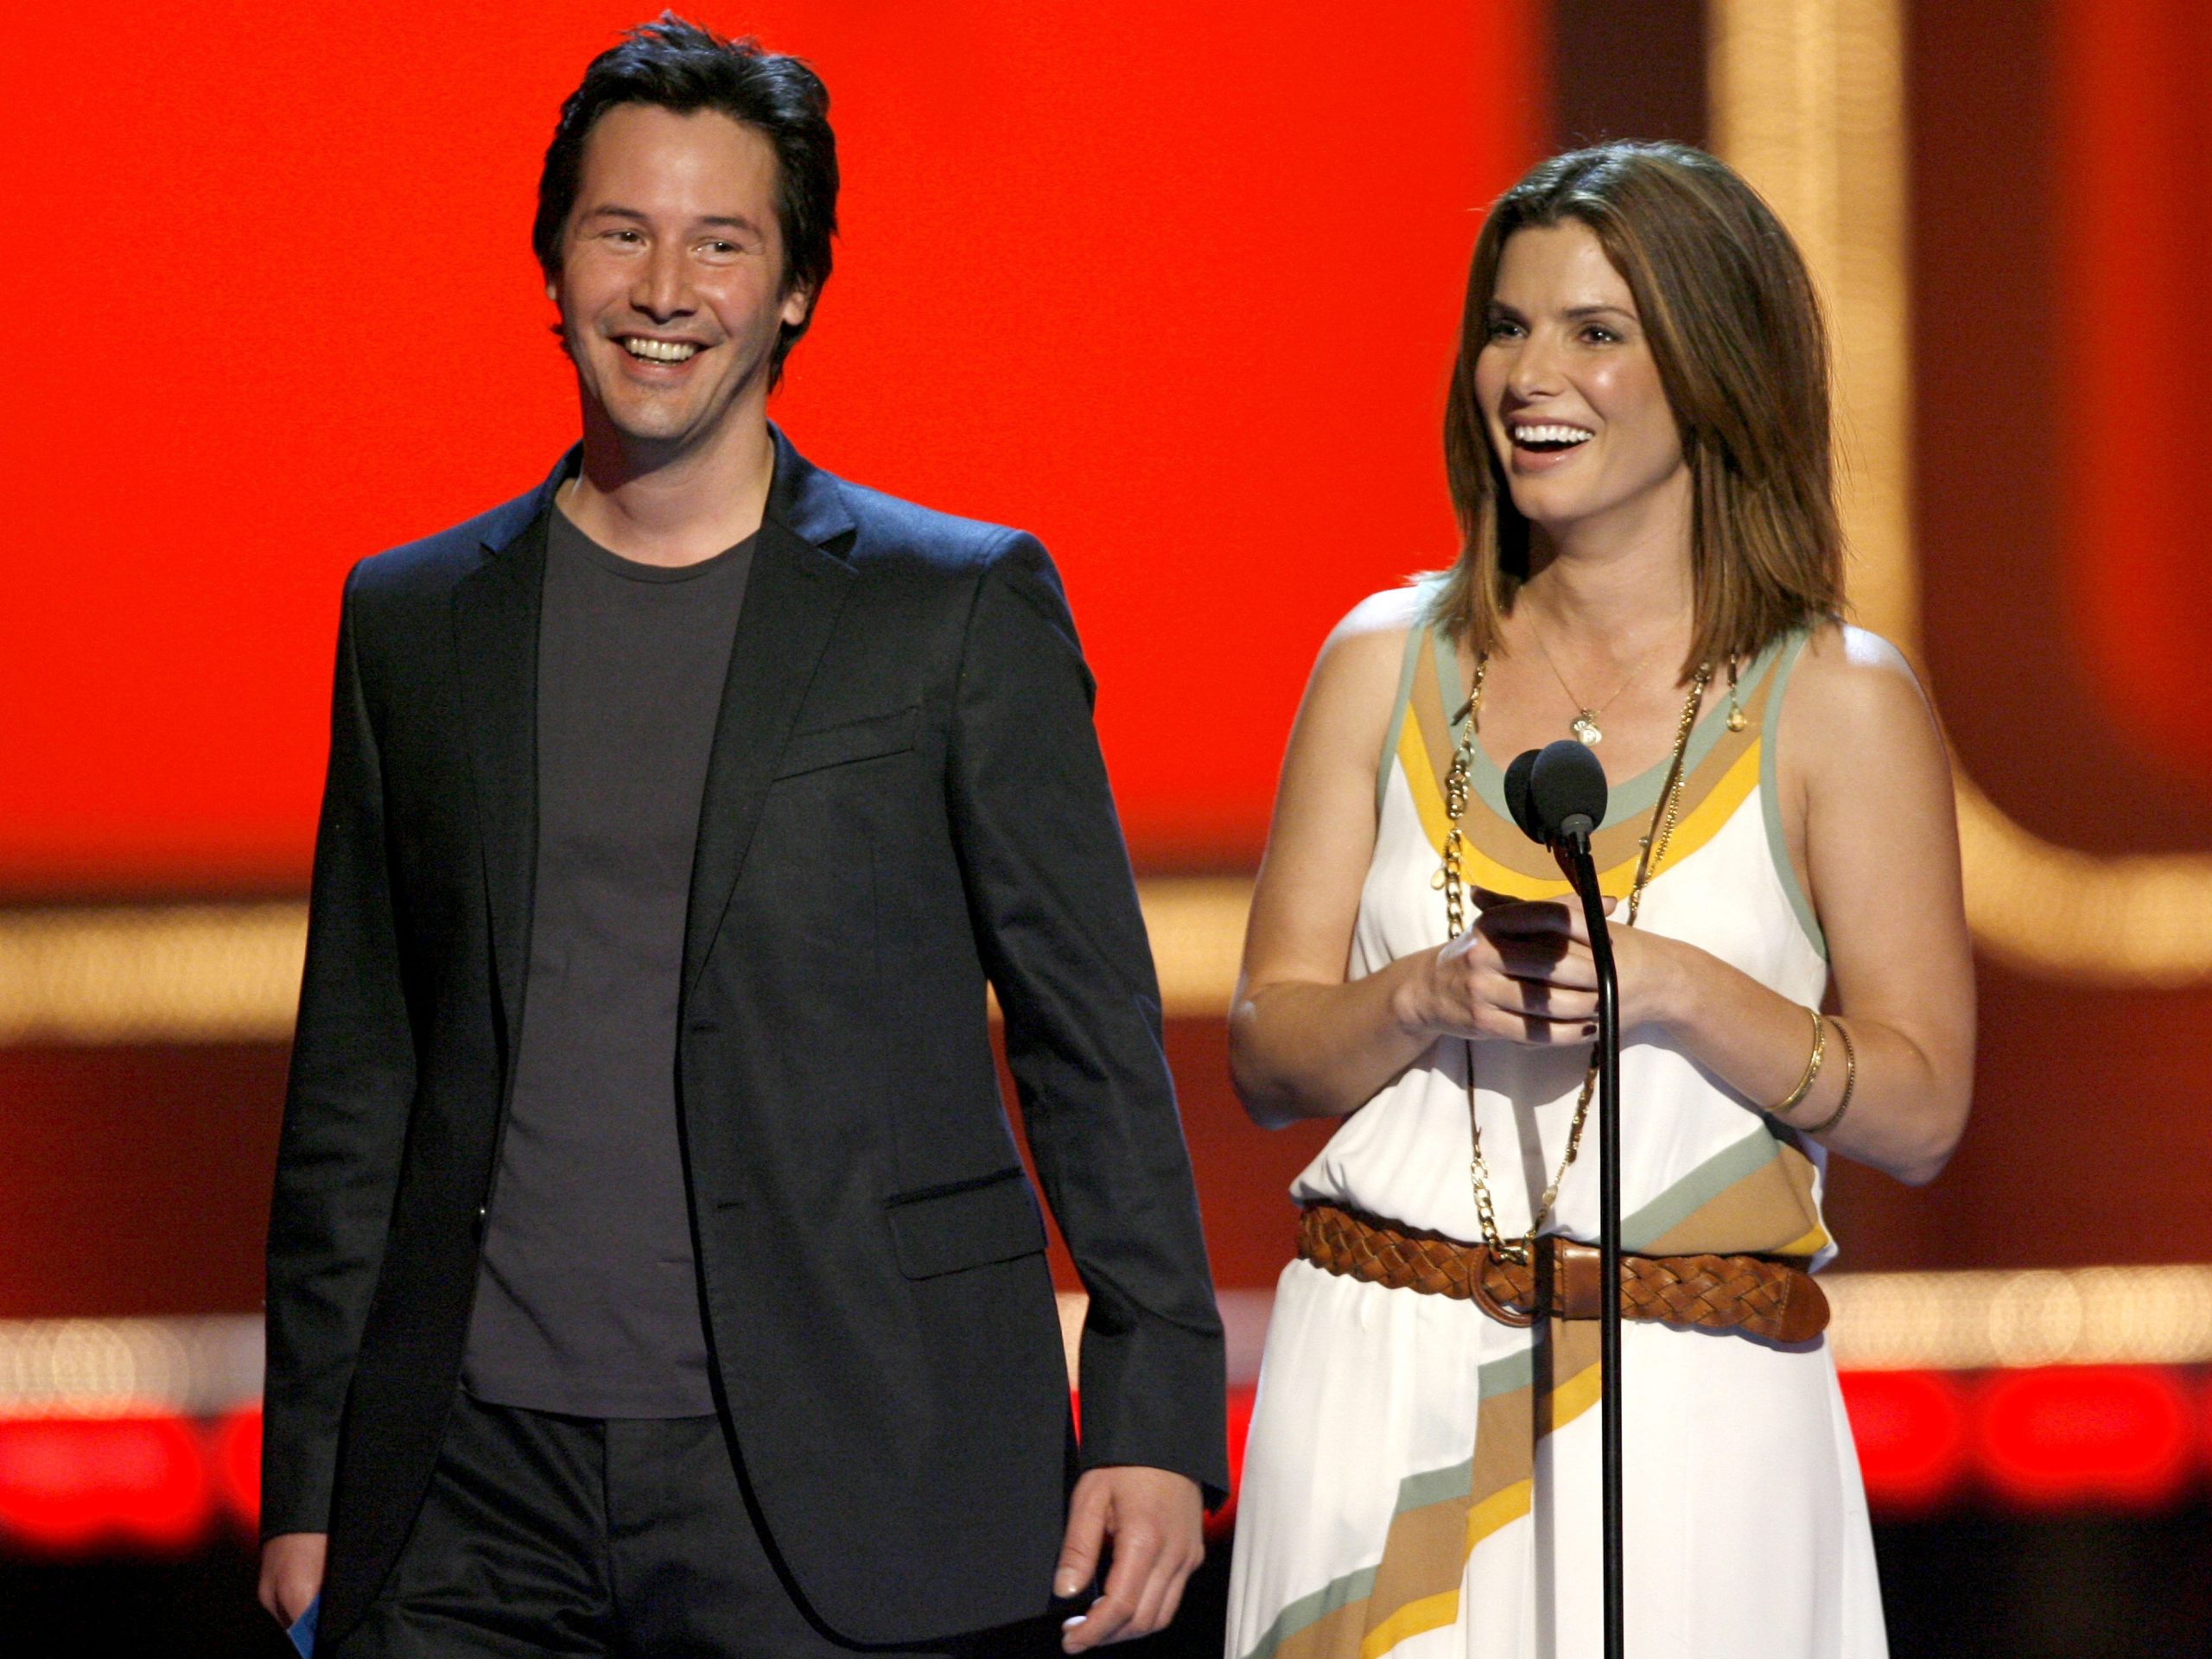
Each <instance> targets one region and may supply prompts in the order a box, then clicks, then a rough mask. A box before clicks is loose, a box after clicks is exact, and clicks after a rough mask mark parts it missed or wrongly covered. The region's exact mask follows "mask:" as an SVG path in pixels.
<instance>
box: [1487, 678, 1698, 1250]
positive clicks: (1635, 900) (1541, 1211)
mask: <svg viewBox="0 0 2212 1659" xmlns="http://www.w3.org/2000/svg"><path fill="white" fill-rule="evenodd" d="M1537 643H1538V644H1539V645H1541V644H1542V641H1541V639H1539V640H1538V642H1537ZM1489 669H1490V653H1489V652H1484V653H1483V654H1482V655H1481V656H1479V657H1478V658H1475V671H1474V673H1473V674H1472V675H1471V682H1472V684H1471V690H1469V692H1468V696H1467V702H1466V706H1465V709H1464V710H1463V712H1464V714H1465V718H1466V722H1467V728H1466V730H1465V732H1464V733H1463V734H1461V736H1460V738H1459V747H1458V748H1457V749H1455V750H1454V751H1453V752H1452V770H1451V772H1450V773H1449V775H1448V776H1446V779H1445V781H1444V810H1445V812H1446V814H1447V815H1448V816H1449V817H1450V818H1451V821H1452V827H1451V828H1450V829H1447V830H1446V831H1445V832H1444V920H1445V925H1446V927H1447V928H1449V929H1450V931H1451V937H1452V938H1455V939H1456V938H1459V936H1460V934H1462V933H1464V932H1465V931H1466V926H1467V916H1466V899H1465V889H1464V886H1463V883H1462V880H1461V877H1460V874H1459V861H1460V856H1461V855H1462V854H1463V852H1464V851H1465V842H1464V841H1463V840H1462V838H1461V836H1460V834H1459V819H1460V817H1461V816H1462V815H1463V814H1465V811H1466V810H1467V800H1468V797H1469V796H1470V795H1471V793H1472V792H1473V791H1472V787H1471V784H1470V782H1469V777H1468V774H1469V771H1470V769H1471V766H1473V763H1474V754H1475V741H1476V734H1477V728H1478V724H1479V719H1478V716H1479V715H1480V714H1481V712H1482V706H1483V678H1484V675H1485V674H1486V673H1487V672H1488V671H1489ZM1554 672H1557V670H1556V669H1554ZM1712 678H1713V664H1710V663H1700V664H1698V667H1697V673H1696V675H1695V676H1694V677H1693V678H1692V679H1691V681H1690V694H1689V696H1687V697H1685V698H1684V699H1683V700H1682V718H1681V723H1680V724H1679V725H1678V726H1676V727H1675V749H1674V753H1673V754H1672V755H1671V756H1670V757H1669V760H1668V762H1667V781H1666V783H1665V785H1664V786H1663V787H1662V788H1661V790H1660V791H1659V804H1658V805H1656V807H1654V808H1653V809H1652V811H1651V827H1650V828H1649V829H1648V830H1647V831H1646V832H1645V834H1644V835H1643V838H1642V839H1641V840H1640V841H1639V842H1637V860H1636V879H1635V880H1633V881H1631V882H1630V884H1629V890H1628V922H1627V925H1629V926H1630V927H1634V926H1635V925H1636V918H1637V912H1638V911H1639V910H1641V909H1642V908H1643V889H1644V887H1646V886H1647V885H1648V884H1649V882H1650V880H1651V878H1652V877H1654V876H1655V875H1656V874H1659V866H1660V864H1661V863H1662V861H1664V860H1665V858H1666V856H1667V843H1668V842H1669V841H1671V840H1672V839H1673V837H1674V834H1675V819H1676V817H1678V816H1679V815H1680V812H1681V800H1682V761H1683V759H1684V757H1685V756H1686V755H1687V754H1688V753H1689V746H1690V732H1691V729H1692V728H1694V727H1695V726H1696V724H1697V715H1698V709H1700V707H1701V706H1703V704H1704V702H1705V688H1706V686H1707V684H1708V683H1710V682H1711V681H1712ZM1562 683H1564V682H1562ZM1567 695H1568V696H1573V692H1569V693H1568V694H1567ZM1614 695H1615V696H1618V695H1619V693H1618V692H1616V693H1615V694H1614ZM1576 735H1577V736H1578V737H1579V736H1580V735H1581V734H1580V733H1579V732H1578V733H1577V734H1576ZM1583 741H1585V742H1594V741H1596V740H1595V739H1592V738H1585V739H1583ZM1466 1040H1467V1134H1468V1136H1469V1139H1470V1141H1471V1145H1472V1148H1473V1156H1472V1157H1471V1159H1470V1160H1468V1164H1467V1179H1468V1181H1469V1183H1470V1184H1471V1185H1472V1186H1473V1187H1474V1190H1475V1214H1476V1216H1477V1217H1478V1219H1479V1220H1480V1221H1481V1223H1482V1230H1483V1243H1484V1244H1485V1245H1487V1246H1488V1247H1489V1249H1490V1253H1491V1255H1492V1256H1493V1257H1495V1258H1497V1259H1500V1260H1503V1261H1507V1262H1518V1263H1521V1264H1523V1265H1525V1264H1526V1263H1527V1262H1529V1259H1530V1250H1531V1248H1532V1247H1533V1246H1534V1245H1535V1242H1536V1234H1537V1233H1538V1232H1539V1231H1540V1230H1541V1229H1542V1227H1543V1224H1544V1223H1545V1221H1546V1220H1547V1219H1548V1218H1549V1217H1550V1215H1551V1212H1552V1205H1554V1204H1556V1203H1558V1202H1559V1189H1560V1182H1562V1181H1564V1180H1565V1179H1567V1170H1568V1168H1569V1167H1570V1166H1572V1165H1573V1162H1574V1155H1575V1154H1576V1153H1578V1152H1580V1150H1581V1148H1582V1126H1583V1123H1584V1122H1586V1120H1587V1119H1588V1117H1589V1116H1590V1097H1591V1096H1592V1093H1593V1092H1595V1090H1596V1089H1597V1087H1598V1062H1597V1058H1596V1056H1595V1054H1594V1053H1593V1054H1592V1058H1591V1061H1590V1066H1589V1069H1588V1070H1587V1071H1585V1072H1584V1073H1583V1077H1582V1093H1581V1095H1580V1096H1579V1097H1578V1098H1577V1099H1576V1101H1575V1103H1574V1122H1573V1123H1572V1124H1570V1125H1569V1126H1568V1128H1567V1156H1566V1157H1564V1158H1562V1159H1560V1165H1559V1173H1557V1174H1555V1175H1554V1176H1553V1177H1552V1181H1551V1185H1549V1186H1548V1187H1546V1188H1545V1189H1544V1196H1543V1200H1542V1202H1541V1203H1540V1204H1538V1205H1537V1206H1536V1211H1535V1215H1534V1216H1533V1217H1531V1218H1530V1220H1529V1236H1528V1237H1527V1238H1525V1239H1523V1240H1522V1241H1520V1242H1519V1243H1506V1242H1505V1240H1504V1239H1503V1238H1502V1237H1500V1236H1499V1234H1498V1230H1497V1211H1496V1210H1494V1209H1493V1208H1492V1207H1491V1197H1490V1170H1489V1167H1488V1166H1486V1165H1485V1164H1484V1161H1483V1132H1482V1126H1481V1124H1480V1122H1478V1119H1477V1116H1476V1112H1475V1041H1474V1039H1473V1038H1471V1037H1470V1038H1468V1039H1466Z"/></svg>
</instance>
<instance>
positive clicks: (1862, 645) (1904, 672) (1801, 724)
mask: <svg viewBox="0 0 2212 1659" xmlns="http://www.w3.org/2000/svg"><path fill="white" fill-rule="evenodd" d="M1782 719H1783V757H1784V759H1785V760H1793V757H1794V760H1793V764H1794V766H1802V767H1806V768H1808V775H1813V776H1819V775H1822V774H1826V773H1828V772H1836V773H1837V774H1838V781H1848V779H1851V778H1853V777H1864V776H1866V775H1867V769H1868V768H1869V767H1872V768H1875V769H1876V770H1878V771H1886V770H1887V769H1888V768H1890V767H1892V766H1897V765H1898V764H1900V763H1903V764H1906V765H1910V766H1915V767H1916V768H1937V769H1940V768H1942V767H1943V766H1945V765H1946V764H1947V763H1946V762H1945V760H1944V751H1943V739H1942V731H1941V728H1939V727H1938V725H1937V723H1936V709H1935V705H1934V703H1933V702H1931V701H1930V699H1929V696H1928V693H1927V690H1926V689H1925V688H1924V687H1923V685H1922V684H1921V683H1920V677H1919V676H1918V675H1917V674H1916V673H1915V672H1914V671H1913V668H1912V664H1911V663H1910V662H1909V661H1908V660H1907V659H1906V658H1905V654H1904V652H1902V651H1900V650H1898V649H1897V646H1896V645H1892V644H1891V642H1890V641H1889V640H1887V639H1884V638H1883V637H1882V636H1881V635H1880V634H1878V633H1875V632H1872V630H1870V629H1867V628H1861V627H1856V626H1852V625H1851V624H1848V623H1835V622H1829V623H1824V624H1822V625H1821V626H1819V627H1818V628H1816V629H1815V630H1814V632H1813V636H1812V638H1811V639H1809V640H1808V642H1807V643H1806V646H1805V652H1804V655H1803V657H1802V658H1801V659H1800V660H1799V663H1798V665H1797V668H1796V672H1795V673H1793V674H1792V675H1791V676H1790V678H1789V690H1788V692H1787V694H1786V696H1785V699H1784V702H1783V709H1782Z"/></svg>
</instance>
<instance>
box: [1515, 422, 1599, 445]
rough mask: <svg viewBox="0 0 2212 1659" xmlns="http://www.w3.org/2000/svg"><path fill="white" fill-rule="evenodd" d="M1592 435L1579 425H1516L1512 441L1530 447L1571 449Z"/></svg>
mask: <svg viewBox="0 0 2212 1659" xmlns="http://www.w3.org/2000/svg"><path fill="white" fill-rule="evenodd" d="M1591 436H1592V434H1591V433H1589V432H1587V431H1586V430H1584V429H1582V428H1581V427H1579V426H1516V427H1515V428H1514V429H1513V442H1516V443H1517V444H1521V445H1523V446H1524V447H1526V448H1531V449H1571V448H1573V447H1574V446H1575V445H1576V444H1578V443H1586V442H1589V440H1590V438H1591Z"/></svg>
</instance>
